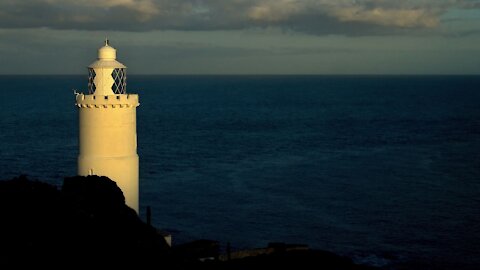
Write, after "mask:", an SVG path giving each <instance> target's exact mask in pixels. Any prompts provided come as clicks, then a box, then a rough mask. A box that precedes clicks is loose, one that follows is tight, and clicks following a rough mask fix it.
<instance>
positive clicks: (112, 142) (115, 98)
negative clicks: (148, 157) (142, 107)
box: [75, 40, 139, 213]
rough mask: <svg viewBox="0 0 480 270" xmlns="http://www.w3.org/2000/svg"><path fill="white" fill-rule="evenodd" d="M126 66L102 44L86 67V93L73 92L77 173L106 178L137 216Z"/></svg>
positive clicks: (132, 103) (132, 106) (132, 101)
mask: <svg viewBox="0 0 480 270" xmlns="http://www.w3.org/2000/svg"><path fill="white" fill-rule="evenodd" d="M126 68H127V67H126V66H125V65H123V64H122V63H120V62H118V61H117V60H116V50H115V49H114V48H113V47H111V46H110V45H109V44H108V40H106V41H105V45H104V46H103V47H101V48H100V49H99V50H98V59H97V60H96V61H95V62H93V63H92V64H91V65H90V66H89V67H88V94H83V93H76V104H75V105H76V106H77V107H78V108H79V131H80V134H79V155H78V174H79V175H83V176H87V175H99V176H107V177H109V178H110V179H112V180H113V181H115V182H116V183H117V185H118V187H119V188H120V189H121V190H122V192H123V194H124V196H125V200H126V204H127V205H128V206H129V207H131V208H133V209H134V210H135V211H137V213H138V155H137V130H136V126H137V123H136V110H137V109H136V108H137V106H138V105H139V103H138V95H136V94H127V91H126V80H127V76H126Z"/></svg>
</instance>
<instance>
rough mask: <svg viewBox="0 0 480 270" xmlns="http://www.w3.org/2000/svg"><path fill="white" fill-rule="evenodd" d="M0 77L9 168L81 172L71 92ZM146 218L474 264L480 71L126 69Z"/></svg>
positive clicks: (179, 227) (209, 234)
mask: <svg viewBox="0 0 480 270" xmlns="http://www.w3.org/2000/svg"><path fill="white" fill-rule="evenodd" d="M86 84H87V81H86V77H85V76H0V128H1V131H0V175H2V178H9V177H13V176H16V175H19V174H24V173H27V174H28V175H30V176H31V177H33V178H38V179H41V180H44V181H49V182H50V183H54V184H61V181H62V178H63V177H64V176H71V175H74V174H75V172H76V155H77V133H78V127H77V111H76V108H75V107H74V106H73V103H74V96H73V91H72V89H73V88H77V89H85V88H86ZM128 91H129V92H132V93H135V92H137V93H139V94H140V102H141V106H140V107H139V108H138V111H137V112H138V119H137V121H138V152H139V155H140V162H141V163H140V170H141V173H140V181H141V184H140V186H141V194H140V195H141V207H142V209H141V215H144V211H145V207H146V206H147V205H150V206H151V207H152V211H153V218H152V219H153V223H154V224H155V225H156V226H158V227H160V228H164V229H167V230H170V231H172V232H173V237H174V243H181V242H185V241H189V240H193V239H198V238H208V239H216V240H219V241H220V242H221V243H222V244H225V243H226V242H227V241H229V242H231V243H232V246H234V247H235V248H246V247H261V246H265V245H266V244H267V243H268V242H272V241H284V242H289V243H305V244H309V245H310V246H311V247H314V248H320V249H326V250H330V251H334V252H336V253H339V254H345V255H348V256H352V257H354V258H355V259H356V260H357V261H359V262H366V263H370V264H376V265H384V266H386V267H390V268H395V267H396V265H398V264H400V263H406V264H408V265H409V267H410V268H418V269H425V268H428V267H424V266H422V265H423V264H426V265H430V267H432V265H433V266H434V265H436V266H440V265H441V266H443V267H445V268H447V269H467V268H472V269H474V268H480V154H479V152H480V77H479V76H450V77H448V76H447V77H445V76H430V77H421V76H417V77H412V76H410V77H407V76H360V77H355V76H277V77H269V76H267V77H262V76H260V77H248V76H237V77H235V76H233V77H229V76H198V77H195V76H130V77H129V88H128Z"/></svg>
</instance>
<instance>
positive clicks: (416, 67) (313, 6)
mask: <svg viewBox="0 0 480 270" xmlns="http://www.w3.org/2000/svg"><path fill="white" fill-rule="evenodd" d="M106 37H108V39H109V40H110V44H111V46H113V47H115V48H116V49H117V57H118V60H119V61H120V62H122V63H124V64H125V65H127V66H128V72H129V74H166V75H169V74H480V0H102V1H100V0H0V63H1V65H0V74H86V67H87V66H88V65H89V64H90V63H92V62H93V61H94V60H95V58H96V57H97V49H98V48H99V47H100V46H102V45H103V42H104V40H105V38H106Z"/></svg>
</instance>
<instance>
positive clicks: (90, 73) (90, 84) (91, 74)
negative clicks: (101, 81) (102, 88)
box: [88, 68, 97, 94]
mask: <svg viewBox="0 0 480 270" xmlns="http://www.w3.org/2000/svg"><path fill="white" fill-rule="evenodd" d="M95 75H96V74H95V70H93V68H89V69H88V93H89V94H93V93H95V90H96V89H97V87H96V86H95V83H94V82H93V81H94V79H95Z"/></svg>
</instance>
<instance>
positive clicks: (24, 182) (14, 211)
mask: <svg viewBox="0 0 480 270" xmlns="http://www.w3.org/2000/svg"><path fill="white" fill-rule="evenodd" d="M0 216H1V222H0V239H1V241H0V266H2V265H12V264H13V265H22V264H30V263H35V264H36V265H38V264H46V265H57V264H60V263H61V262H65V261H69V262H78V263H82V264H85V263H89V262H100V263H101V262H103V263H108V264H112V263H113V264H115V263H128V262H137V261H140V262H145V263H147V262H148V261H149V260H158V258H159V257H161V256H162V254H165V252H166V250H167V249H168V246H167V244H166V242H165V241H164V239H163V238H162V237H161V236H159V235H158V234H157V233H156V230H155V229H154V228H152V227H151V226H149V225H147V224H145V223H144V222H142V221H141V220H140V219H139V217H138V216H137V214H136V213H135V211H134V210H133V209H131V208H129V207H128V206H126V205H125V198H124V197H123V193H122V191H121V190H120V189H119V188H118V187H117V185H116V184H115V182H113V181H112V180H110V179H108V178H107V177H99V176H87V177H82V176H76V177H69V178H65V180H64V184H63V187H62V188H61V189H60V190H59V189H57V188H56V187H55V186H52V185H49V184H46V183H42V182H39V181H32V180H29V179H27V178H26V177H25V176H21V177H18V178H14V179H12V180H9V181H0Z"/></svg>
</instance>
